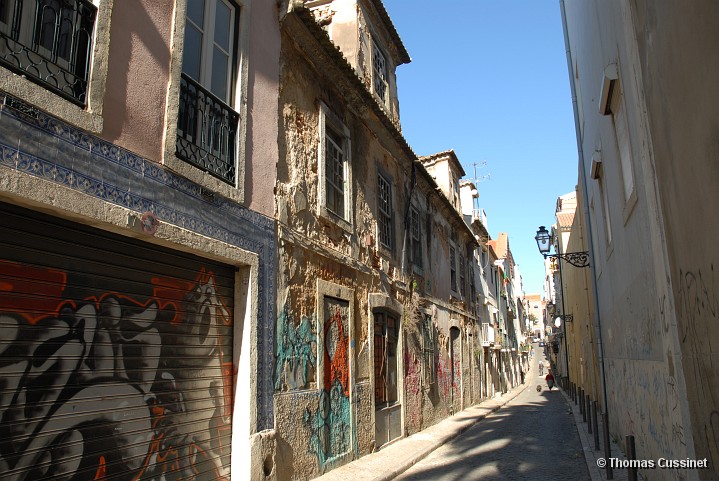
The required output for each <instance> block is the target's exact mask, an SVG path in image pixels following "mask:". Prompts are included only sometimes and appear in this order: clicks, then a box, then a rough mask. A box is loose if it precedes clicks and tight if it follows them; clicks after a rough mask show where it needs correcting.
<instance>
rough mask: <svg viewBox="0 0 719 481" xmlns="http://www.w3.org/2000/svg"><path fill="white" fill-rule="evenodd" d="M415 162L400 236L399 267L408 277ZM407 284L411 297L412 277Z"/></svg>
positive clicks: (415, 173)
mask: <svg viewBox="0 0 719 481" xmlns="http://www.w3.org/2000/svg"><path fill="white" fill-rule="evenodd" d="M416 162H417V161H416V160H412V174H411V179H410V185H409V195H408V196H407V205H406V206H405V209H404V233H403V236H402V266H401V269H402V274H403V275H404V276H405V277H408V276H407V265H408V262H407V256H408V255H409V252H407V234H408V232H409V231H410V229H411V228H412V227H411V226H410V218H409V217H410V216H409V212H410V209H411V208H412V194H414V188H415V185H416V184H417V164H416ZM427 235H429V232H428V233H427ZM409 284H410V287H409V289H410V298H411V296H412V289H413V287H412V284H413V282H412V279H409Z"/></svg>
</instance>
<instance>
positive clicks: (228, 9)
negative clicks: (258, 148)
mask: <svg viewBox="0 0 719 481" xmlns="http://www.w3.org/2000/svg"><path fill="white" fill-rule="evenodd" d="M239 10H240V9H239V7H238V6H237V5H236V4H235V3H234V2H232V1H230V0H188V2H187V11H186V14H185V38H184V45H183V53H182V79H181V83H180V108H179V114H178V125H177V142H176V153H177V155H178V157H180V158H182V159H184V160H186V161H187V162H189V163H191V164H193V165H195V166H196V167H199V168H201V169H203V170H205V171H207V172H209V173H210V174H212V175H214V176H216V177H218V178H220V179H222V180H224V181H225V182H228V183H230V184H235V181H236V179H235V175H236V171H237V166H236V165H235V163H236V160H235V159H236V150H237V131H238V124H239V114H238V113H237V112H236V111H235V110H234V108H233V107H232V105H233V102H234V96H235V92H234V86H235V84H236V83H237V82H236V81H235V78H236V75H235V74H236V72H237V66H236V65H237V61H236V56H235V54H236V52H235V45H236V44H237V30H238V25H239V19H238V17H239V14H240V11H239Z"/></svg>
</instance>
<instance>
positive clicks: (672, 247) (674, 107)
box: [631, 0, 719, 479]
mask: <svg viewBox="0 0 719 481" xmlns="http://www.w3.org/2000/svg"><path fill="white" fill-rule="evenodd" d="M631 7H632V17H631V21H633V26H634V28H635V29H636V39H637V45H638V47H637V50H638V61H639V63H640V66H641V74H642V77H641V85H640V87H641V88H642V89H643V93H644V94H645V98H646V108H647V111H648V115H647V120H648V130H649V134H650V136H651V141H652V147H653V154H654V157H653V160H654V165H655V167H656V179H657V184H658V186H657V189H658V193H659V199H660V203H661V211H662V214H663V216H662V222H663V225H664V235H665V237H666V246H667V255H668V261H669V272H670V274H671V278H672V286H671V288H672V291H671V294H672V296H673V298H674V314H675V315H676V321H677V328H678V331H679V341H680V349H681V364H679V363H678V362H677V360H678V359H676V358H675V359H672V358H671V357H668V359H667V363H669V365H670V368H671V369H672V370H675V369H676V370H679V369H681V371H682V372H683V373H684V376H685V377H686V393H684V392H683V390H682V391H680V392H679V393H678V394H679V395H680V396H683V395H686V397H687V399H688V402H689V411H690V416H691V433H692V435H693V444H694V446H695V449H696V457H697V458H705V457H706V458H709V460H710V462H711V469H710V470H709V471H710V472H709V473H707V472H702V473H699V477H700V479H716V478H717V477H719V370H718V369H717V367H716V366H718V365H719V354H718V353H719V341H718V339H719V294H718V293H719V282H718V281H717V278H718V276H717V274H716V272H715V271H716V270H717V269H718V268H719V254H717V248H716V239H717V237H718V236H719V220H717V217H716V215H715V213H714V208H713V207H714V206H715V205H717V202H719V170H717V165H718V164H717V154H718V153H719V140H718V139H719V135H718V134H719V118H717V115H716V109H715V106H716V104H717V98H718V97H717V92H716V88H715V79H716V77H717V75H719V57H717V55H716V52H715V50H714V49H713V47H712V46H713V45H716V44H717V42H718V41H719V32H718V31H717V29H716V27H715V25H716V22H717V19H719V7H718V6H717V4H716V3H715V2H711V1H706V0H703V1H698V2H693V3H692V5H691V8H681V6H679V5H674V4H671V3H669V4H663V3H660V4H654V3H653V2H647V1H644V0H636V1H632V2H631ZM687 73H689V74H687ZM659 301H660V302H662V303H663V302H664V299H663V298H662V299H660V300H659ZM670 319H671V317H670ZM666 354H667V356H670V355H674V356H676V355H677V353H676V352H675V351H668V352H667V353H666ZM680 366H681V367H680ZM688 428H689V426H686V427H685V431H687V435H689V430H688ZM685 441H689V440H686V439H685Z"/></svg>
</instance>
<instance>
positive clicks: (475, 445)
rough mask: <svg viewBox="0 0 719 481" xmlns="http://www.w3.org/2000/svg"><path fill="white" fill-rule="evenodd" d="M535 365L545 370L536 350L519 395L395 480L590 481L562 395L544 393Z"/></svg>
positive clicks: (543, 358) (541, 380)
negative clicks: (548, 480) (550, 480)
mask: <svg viewBox="0 0 719 481" xmlns="http://www.w3.org/2000/svg"><path fill="white" fill-rule="evenodd" d="M538 360H542V361H545V365H546V359H545V357H544V354H543V353H542V350H541V348H535V356H534V358H533V359H532V361H531V362H532V369H531V371H530V373H529V375H528V376H527V378H528V379H527V382H528V384H529V386H528V387H527V389H525V390H524V392H522V393H521V394H519V395H518V396H517V397H515V398H514V399H513V400H512V401H510V402H509V403H507V405H506V406H504V407H503V408H502V409H500V410H499V411H497V412H495V413H493V414H491V415H489V416H487V418H486V419H484V420H482V421H480V422H479V423H477V424H476V425H475V426H473V427H472V428H470V429H468V430H467V431H466V432H464V433H463V434H462V435H460V436H458V437H457V438H455V439H454V440H453V441H451V442H449V443H447V444H445V445H444V446H442V447H441V448H439V449H437V450H436V451H435V452H433V453H432V454H431V455H429V456H428V457H427V458H425V459H424V460H422V461H421V462H419V463H417V464H416V465H415V466H413V467H412V468H411V469H409V470H408V471H406V472H405V473H404V474H403V475H401V476H400V477H398V478H397V479H398V480H402V481H422V480H432V481H454V480H483V481H484V480H520V479H521V480H547V479H552V480H558V481H562V480H567V481H570V480H571V481H582V480H588V479H590V477H589V472H588V471H587V465H586V462H585V460H584V455H583V453H582V445H581V442H580V439H579V435H578V433H577V428H576V426H575V423H574V417H573V416H572V415H571V414H570V408H569V406H568V405H567V402H566V400H565V397H564V396H563V395H562V393H561V392H560V391H559V390H558V389H556V388H555V389H553V390H551V391H549V390H548V389H547V385H546V382H545V381H544V376H543V375H542V376H540V375H539V372H538ZM545 374H546V372H545ZM537 385H541V388H542V389H541V391H537V389H536V386H537Z"/></svg>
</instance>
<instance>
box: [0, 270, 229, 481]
mask: <svg viewBox="0 0 719 481" xmlns="http://www.w3.org/2000/svg"><path fill="white" fill-rule="evenodd" d="M73 275H74V274H70V273H67V272H65V271H63V270H59V269H52V268H43V267H36V266H30V265H27V264H23V263H17V262H10V261H0V421H1V423H0V472H1V473H3V474H2V478H3V479H4V480H13V481H25V480H27V481H30V480H36V479H53V480H55V479H57V480H61V479H62V480H70V479H72V480H75V479H87V480H105V479H113V480H157V481H161V480H162V481H170V480H180V479H193V480H200V479H202V480H223V479H229V460H230V457H229V453H230V451H229V449H230V421H231V406H232V385H233V368H232V366H233V364H232V358H231V355H232V341H231V339H232V338H231V333H232V322H233V320H232V314H231V312H232V307H231V305H228V303H227V301H226V298H225V297H224V296H222V295H220V293H219V291H218V288H217V286H216V284H215V276H214V274H213V273H212V272H209V271H205V270H204V269H203V270H201V271H200V272H199V274H198V275H197V277H196V278H195V279H194V280H185V279H177V278H171V277H151V278H149V279H147V283H148V285H150V286H152V293H151V294H149V295H140V294H138V293H137V292H134V293H132V294H130V293H128V291H127V290H125V291H123V292H116V291H104V292H101V293H98V291H97V289H90V288H88V289H87V290H86V292H85V295H84V296H80V297H78V295H79V294H80V293H81V291H82V289H80V288H78V284H74V283H73V282H72V279H71V278H72V276H73ZM118 285H119V284H118ZM126 285H127V283H125V284H123V286H126ZM70 292H72V294H70Z"/></svg>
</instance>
